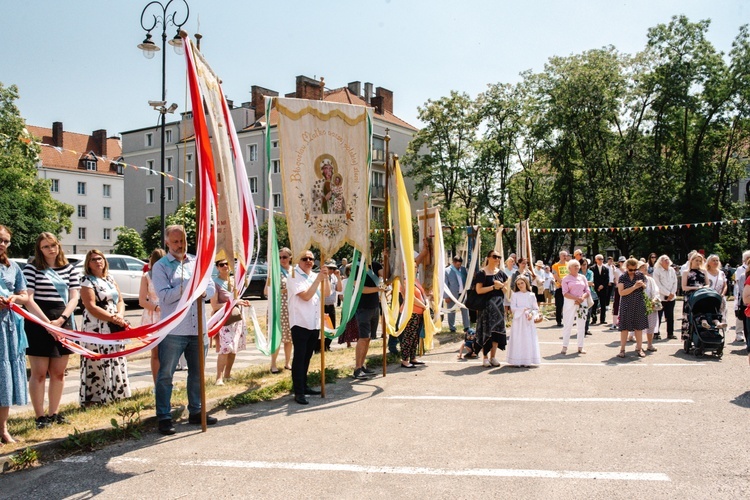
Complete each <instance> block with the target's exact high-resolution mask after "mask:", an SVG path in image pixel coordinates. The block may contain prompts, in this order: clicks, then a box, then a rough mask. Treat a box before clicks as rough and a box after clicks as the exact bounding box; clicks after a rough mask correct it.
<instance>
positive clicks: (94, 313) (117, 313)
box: [79, 249, 130, 406]
mask: <svg viewBox="0 0 750 500" xmlns="http://www.w3.org/2000/svg"><path fill="white" fill-rule="evenodd" d="M83 270H84V272H85V273H86V276H85V277H84V278H83V281H82V282H81V301H82V302H83V307H84V310H83V326H82V328H81V330H83V331H84V332H92V333H102V334H107V333H112V332H118V331H122V330H123V329H125V328H128V327H129V324H128V322H127V321H126V320H125V302H124V301H123V298H122V293H120V288H119V287H118V286H117V282H116V281H115V279H114V278H113V277H112V275H111V274H109V264H108V263H107V259H105V258H104V254H103V253H102V252H101V251H99V250H95V249H94V250H89V251H88V253H86V259H85V260H84V261H83ZM81 344H82V345H83V347H85V348H87V349H89V350H91V351H93V352H95V353H99V354H112V353H116V352H119V351H122V350H123V349H124V345H123V344H121V343H115V344H93V343H92V344H89V343H85V342H82V343H81ZM129 397H130V382H129V381H128V361H127V358H125V357H124V356H122V357H114V358H107V359H90V358H86V357H83V356H81V387H80V390H79V398H80V403H81V406H91V405H94V404H105V403H110V402H112V401H117V400H119V399H124V398H129Z"/></svg>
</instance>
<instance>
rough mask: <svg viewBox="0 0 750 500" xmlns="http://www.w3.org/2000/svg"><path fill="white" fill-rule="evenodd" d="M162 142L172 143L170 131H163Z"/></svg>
mask: <svg viewBox="0 0 750 500" xmlns="http://www.w3.org/2000/svg"><path fill="white" fill-rule="evenodd" d="M164 142H167V143H169V142H172V131H171V130H165V131H164Z"/></svg>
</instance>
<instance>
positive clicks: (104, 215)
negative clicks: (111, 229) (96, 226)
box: [102, 207, 112, 219]
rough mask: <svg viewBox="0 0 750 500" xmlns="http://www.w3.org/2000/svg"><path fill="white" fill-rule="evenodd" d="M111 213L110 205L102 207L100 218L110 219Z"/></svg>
mask: <svg viewBox="0 0 750 500" xmlns="http://www.w3.org/2000/svg"><path fill="white" fill-rule="evenodd" d="M111 213H112V207H104V210H103V212H102V218H104V219H111V218H112V217H111Z"/></svg>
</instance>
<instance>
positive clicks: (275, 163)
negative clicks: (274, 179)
mask: <svg viewBox="0 0 750 500" xmlns="http://www.w3.org/2000/svg"><path fill="white" fill-rule="evenodd" d="M271 172H273V173H274V174H278V173H280V172H281V160H271Z"/></svg>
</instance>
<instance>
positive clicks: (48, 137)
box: [26, 125, 122, 175]
mask: <svg viewBox="0 0 750 500" xmlns="http://www.w3.org/2000/svg"><path fill="white" fill-rule="evenodd" d="M26 130H28V131H29V133H30V134H31V135H32V136H33V137H34V138H35V139H36V140H37V141H38V142H40V143H41V144H43V146H42V147H41V152H40V153H39V156H40V158H41V161H42V165H43V166H44V167H48V168H60V169H65V170H85V169H84V168H83V166H82V163H81V160H82V159H86V160H93V159H94V158H96V171H97V172H99V173H102V174H111V175H117V169H116V168H115V167H114V166H113V165H112V164H111V163H110V160H111V161H114V160H116V159H118V158H120V157H121V156H122V144H121V143H120V139H117V138H115V137H108V138H107V139H106V141H107V156H106V158H103V157H102V156H101V153H100V151H99V145H98V144H96V141H95V140H94V137H93V136H91V135H86V134H77V133H75V132H65V131H63V147H62V149H60V148H55V147H50V146H54V142H53V140H52V129H51V128H45V127H34V126H32V125H27V126H26ZM91 152H93V156H91V155H89V153H91Z"/></svg>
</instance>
